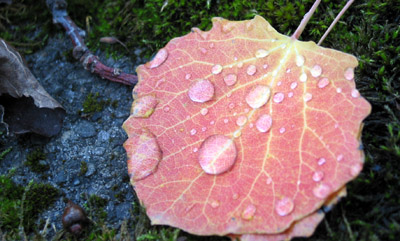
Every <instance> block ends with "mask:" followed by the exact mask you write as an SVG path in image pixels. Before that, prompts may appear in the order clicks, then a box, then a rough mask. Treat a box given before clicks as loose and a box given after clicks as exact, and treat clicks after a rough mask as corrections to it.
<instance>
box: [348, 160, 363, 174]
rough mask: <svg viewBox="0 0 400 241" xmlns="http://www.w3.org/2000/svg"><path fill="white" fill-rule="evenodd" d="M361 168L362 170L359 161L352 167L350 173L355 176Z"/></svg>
mask: <svg viewBox="0 0 400 241" xmlns="http://www.w3.org/2000/svg"><path fill="white" fill-rule="evenodd" d="M361 170H362V164H361V163H357V164H355V165H353V166H352V167H351V168H350V174H351V175H352V176H354V177H355V176H357V175H358V174H359V173H360V172H361Z"/></svg>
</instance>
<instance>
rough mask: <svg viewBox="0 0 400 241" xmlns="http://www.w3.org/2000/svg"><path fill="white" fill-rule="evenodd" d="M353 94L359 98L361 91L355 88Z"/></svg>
mask: <svg viewBox="0 0 400 241" xmlns="http://www.w3.org/2000/svg"><path fill="white" fill-rule="evenodd" d="M351 96H352V97H353V98H358V97H360V92H358V90H357V89H354V90H352V91H351Z"/></svg>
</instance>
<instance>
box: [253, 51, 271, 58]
mask: <svg viewBox="0 0 400 241" xmlns="http://www.w3.org/2000/svg"><path fill="white" fill-rule="evenodd" d="M268 55H269V52H268V51H267V50H265V49H259V50H257V51H256V58H264V57H267V56H268Z"/></svg>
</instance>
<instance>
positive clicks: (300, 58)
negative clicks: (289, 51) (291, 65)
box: [296, 55, 305, 67]
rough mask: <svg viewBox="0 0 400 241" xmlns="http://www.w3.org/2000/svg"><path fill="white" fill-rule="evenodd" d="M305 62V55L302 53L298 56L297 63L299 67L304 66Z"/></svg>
mask: <svg viewBox="0 0 400 241" xmlns="http://www.w3.org/2000/svg"><path fill="white" fill-rule="evenodd" d="M304 62H305V59H304V56H302V55H297V56H296V65H297V66H298V67H300V66H303V64H304Z"/></svg>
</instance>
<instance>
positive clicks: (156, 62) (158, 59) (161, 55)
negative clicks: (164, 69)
mask: <svg viewBox="0 0 400 241" xmlns="http://www.w3.org/2000/svg"><path fill="white" fill-rule="evenodd" d="M167 58H168V51H167V50H166V49H160V51H158V53H157V54H156V56H155V57H154V59H153V60H151V61H150V62H148V63H147V64H146V67H148V68H150V69H153V68H157V67H158V66H160V65H161V64H162V63H164V62H165V60H167Z"/></svg>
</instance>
